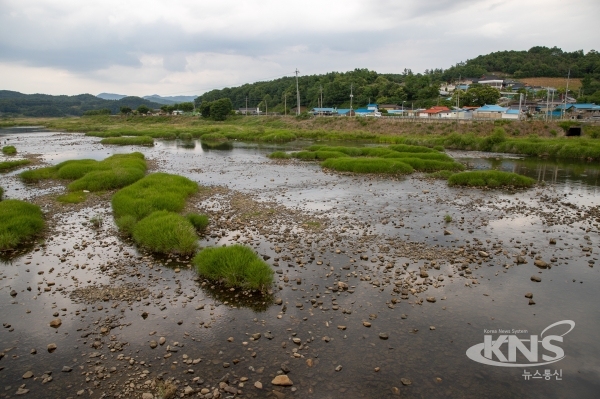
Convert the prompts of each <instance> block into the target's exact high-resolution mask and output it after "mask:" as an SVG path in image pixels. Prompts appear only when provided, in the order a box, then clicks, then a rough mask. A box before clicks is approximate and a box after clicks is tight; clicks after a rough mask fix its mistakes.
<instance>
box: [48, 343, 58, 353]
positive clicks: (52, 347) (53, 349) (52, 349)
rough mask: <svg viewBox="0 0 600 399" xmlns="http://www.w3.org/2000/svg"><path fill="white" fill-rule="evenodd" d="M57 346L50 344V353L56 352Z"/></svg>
mask: <svg viewBox="0 0 600 399" xmlns="http://www.w3.org/2000/svg"><path fill="white" fill-rule="evenodd" d="M56 348H57V346H56V344H48V352H50V353H52V352H54V351H55V350H56Z"/></svg>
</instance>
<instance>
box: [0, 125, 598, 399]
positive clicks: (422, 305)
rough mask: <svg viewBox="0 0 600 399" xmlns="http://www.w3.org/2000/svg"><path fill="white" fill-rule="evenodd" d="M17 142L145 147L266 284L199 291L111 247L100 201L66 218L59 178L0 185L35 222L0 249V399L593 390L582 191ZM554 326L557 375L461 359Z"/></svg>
mask: <svg viewBox="0 0 600 399" xmlns="http://www.w3.org/2000/svg"><path fill="white" fill-rule="evenodd" d="M13 136H14V135H13ZM13 136H11V137H10V138H11V144H14V145H16V146H17V147H18V149H19V151H21V152H22V153H23V154H25V155H26V154H38V155H37V159H39V162H40V163H48V164H53V163H57V162H60V161H63V160H66V159H80V158H93V159H103V158H105V157H107V156H109V155H110V154H112V153H115V152H130V151H133V150H140V151H142V152H144V153H145V155H146V157H147V158H148V159H149V160H151V162H152V163H151V170H152V171H157V170H160V171H166V172H169V173H177V174H182V175H185V176H186V177H189V178H191V179H193V180H195V181H197V182H199V183H200V184H201V185H202V186H203V187H204V189H202V190H201V191H200V192H199V193H198V194H197V195H196V196H194V197H193V198H191V199H190V201H189V202H188V208H189V210H195V211H199V212H204V213H207V214H208V215H209V216H210V219H211V223H210V226H209V229H208V230H207V232H206V233H205V235H204V236H203V237H201V241H200V243H201V245H202V246H209V245H229V244H232V243H236V242H237V243H243V244H246V245H249V246H251V247H253V248H254V249H255V250H256V251H257V252H258V253H259V254H260V255H261V256H263V258H264V259H265V260H266V261H267V263H269V264H270V265H271V266H272V267H273V270H274V271H275V273H276V284H275V286H274V287H273V288H272V290H271V291H270V292H269V293H266V294H261V293H258V292H251V291H243V290H236V289H228V288H224V287H222V286H220V285H218V284H216V283H215V282H211V281H206V280H203V279H201V278H199V277H198V276H197V275H196V273H195V272H194V271H193V270H192V268H191V265H190V258H189V257H178V256H171V257H164V256H160V257H159V256H155V255H153V254H149V253H144V252H142V251H140V250H138V249H137V248H136V247H135V246H134V245H133V244H132V243H131V242H129V241H128V240H125V239H123V238H122V237H120V236H119V234H118V232H117V230H116V227H115V225H114V221H113V219H112V215H111V209H110V196H111V193H101V194H99V195H95V194H90V196H89V197H88V199H87V201H86V202H84V203H82V204H77V205H63V204H59V203H58V202H56V200H55V198H56V196H58V195H60V194H61V193H63V192H64V187H65V186H64V184H63V183H62V182H56V181H55V182H45V183H43V184H41V185H33V186H30V185H27V186H26V185H24V184H23V183H21V182H20V181H19V180H18V178H17V177H16V173H18V171H15V172H11V173H9V174H6V175H3V176H2V186H3V187H4V188H5V189H6V196H7V197H9V198H21V199H26V200H28V201H31V202H34V203H37V204H39V205H40V206H41V207H42V209H43V210H44V212H45V214H46V217H47V220H48V229H47V232H46V233H45V235H44V237H43V239H40V240H37V241H35V242H33V243H31V244H30V245H27V246H26V247H24V248H23V249H21V250H19V251H18V252H16V253H5V254H3V258H2V259H3V263H2V265H1V266H0V321H1V322H2V325H3V328H2V329H1V330H0V352H1V353H0V386H1V387H2V388H1V389H0V398H9V397H15V396H21V395H23V396H24V397H30V398H66V397H72V398H75V397H78V396H83V397H91V398H101V397H105V398H106V397H116V398H129V397H134V398H145V399H150V398H167V397H200V398H219V397H232V398H234V397H244V398H263V397H271V398H284V397H289V398H295V397H297V398H306V397H314V398H339V397H350V398H372V397H381V398H385V397H390V398H393V397H428V398H429V397H465V398H470V397H506V396H511V397H512V396H514V397H540V396H543V397H555V398H560V397H566V396H576V397H594V395H595V393H596V392H597V390H598V388H600V387H599V386H598V382H597V381H598V379H597V377H598V373H599V371H600V367H599V366H598V364H597V361H596V359H597V358H598V356H599V355H600V345H599V344H598V343H596V342H595V335H596V334H595V331H597V329H598V327H600V317H598V316H600V314H599V311H598V310H597V309H596V307H595V306H594V298H595V295H596V294H595V293H596V292H597V289H598V283H599V282H600V279H599V277H598V273H597V262H598V251H599V240H598V226H599V224H600V223H599V222H600V209H599V206H598V202H597V201H596V194H597V186H595V185H593V184H589V182H587V181H584V182H582V181H581V180H573V179H570V180H569V179H564V180H562V181H559V180H557V181H551V182H550V183H549V184H539V185H538V186H536V187H535V188H533V189H530V190H526V191H510V190H509V191H498V190H495V191H492V190H472V189H461V188H459V189H457V188H448V187H447V186H446V184H445V182H443V181H438V180H429V179H426V178H424V177H423V176H420V175H415V176H412V177H409V178H402V179H389V178H384V177H377V176H352V175H341V174H334V173H326V172H323V171H322V170H321V169H320V168H319V166H318V165H317V164H313V163H302V162H298V161H271V160H269V159H267V158H266V157H265V154H267V153H268V152H270V151H272V150H273V149H274V148H275V147H273V146H265V147H263V146H258V145H245V144H241V143H235V144H234V145H233V146H232V147H231V149H230V150H211V149H208V148H203V147H202V146H201V144H200V143H197V144H196V146H195V147H194V148H190V146H189V145H187V146H185V147H184V146H180V145H179V143H178V142H176V141H172V142H160V143H157V145H156V146H155V147H154V148H151V149H146V148H143V149H140V148H133V147H130V148H114V147H106V146H103V145H100V144H99V143H98V142H99V140H98V139H96V138H91V137H85V136H83V135H79V134H56V133H51V132H46V133H32V134H29V135H27V136H24V135H20V137H19V138H17V137H16V136H15V137H13ZM305 144H306V143H292V144H288V145H285V146H281V147H283V149H287V148H299V147H302V146H304V145H305ZM281 147H277V149H281ZM461 156H465V154H458V155H457V157H458V159H461ZM500 156H501V155H500V154H497V155H494V157H493V160H494V162H497V160H496V158H498V157H500ZM478 159H480V158H478ZM464 162H471V163H475V164H478V162H480V161H473V159H468V160H465V161H464ZM507 162H509V163H514V162H515V160H514V159H508V160H507ZM597 172H598V171H597V169H594V168H591V171H589V172H587V174H588V175H589V174H593V173H597ZM91 219H94V220H101V223H97V222H96V223H92V222H91ZM564 319H569V320H573V321H575V323H576V327H575V329H574V330H573V332H572V333H571V334H569V335H566V336H565V337H564V342H563V348H564V351H565V354H566V356H565V359H563V360H561V361H560V362H558V363H555V364H552V365H550V366H546V367H549V368H552V370H553V371H554V370H555V369H556V370H558V369H560V370H561V373H562V377H563V379H562V380H556V379H552V380H551V381H547V380H545V379H542V381H529V380H525V379H524V378H523V376H522V374H523V373H524V370H523V368H507V367H493V366H486V365H481V364H479V363H476V362H473V361H472V360H470V359H469V358H467V356H466V355H465V351H466V350H467V349H468V348H469V347H471V346H473V345H475V344H477V343H479V342H483V335H484V330H485V329H492V328H506V329H508V330H511V329H524V330H527V331H529V333H530V334H539V333H540V332H541V331H542V330H543V329H544V328H546V327H547V326H548V325H550V324H552V323H554V322H557V321H560V320H564ZM543 368H545V367H537V369H540V371H541V372H543V370H542V369H543ZM528 369H529V371H535V369H536V367H529V368H528Z"/></svg>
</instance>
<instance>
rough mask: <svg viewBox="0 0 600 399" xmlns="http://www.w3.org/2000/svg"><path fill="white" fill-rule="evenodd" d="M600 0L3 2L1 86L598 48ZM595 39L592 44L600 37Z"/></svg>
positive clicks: (208, 80)
mask: <svg viewBox="0 0 600 399" xmlns="http://www.w3.org/2000/svg"><path fill="white" fill-rule="evenodd" d="M598 16H600V1H598V0H570V1H564V0H541V1H537V0H518V1H516V0H515V1H513V0H470V1H466V0H428V1H424V0H369V1H366V0H344V1H335V0H330V1H313V0H303V1H282V0H279V1H272V0H260V1H254V0H236V1H230V0H217V1H215V0H211V1H209V0H189V1H188V0H174V1H165V0H160V1H155V0H142V1H138V0H116V1H115V0H102V1H95V0H91V1H81V0H48V1H46V0H0V89H4V90H15V91H20V92H23V93H48V94H80V93H92V94H98V93H100V92H111V93H120V94H129V95H139V96H142V95H148V94H154V93H157V94H160V95H195V94H201V93H203V92H205V91H207V90H211V89H214V88H222V87H227V86H236V85H240V84H243V83H250V82H254V81H257V80H270V79H273V78H277V77H281V76H291V75H293V73H294V70H295V69H296V68H298V69H299V70H300V74H302V75H303V74H318V73H325V72H330V71H348V70H352V69H354V68H368V69H371V70H375V71H377V72H397V73H399V72H402V71H403V70H404V68H410V69H412V70H413V71H414V72H422V71H424V70H425V69H427V68H447V67H449V66H451V65H453V64H455V63H457V62H460V61H465V60H467V59H469V58H473V57H476V56H477V55H480V54H487V53H490V52H493V51H501V50H527V49H529V48H531V47H533V46H536V45H542V46H548V47H553V46H558V47H560V48H562V49H563V50H565V51H574V50H580V49H583V50H584V51H585V52H587V51H589V50H591V49H595V50H600V45H599V43H600V41H599V40H598V34H599V33H600V31H599V30H598ZM594 46H595V47H594Z"/></svg>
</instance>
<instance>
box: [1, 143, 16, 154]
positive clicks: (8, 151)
mask: <svg viewBox="0 0 600 399" xmlns="http://www.w3.org/2000/svg"><path fill="white" fill-rule="evenodd" d="M2 153H3V154H4V155H15V154H16V153H17V149H16V148H15V146H14V145H7V146H4V147H2Z"/></svg>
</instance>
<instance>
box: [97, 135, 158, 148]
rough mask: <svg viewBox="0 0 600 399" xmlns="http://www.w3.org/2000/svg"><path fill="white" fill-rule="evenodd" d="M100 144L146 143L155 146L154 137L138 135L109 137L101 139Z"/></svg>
mask: <svg viewBox="0 0 600 399" xmlns="http://www.w3.org/2000/svg"><path fill="white" fill-rule="evenodd" d="M100 144H114V145H145V146H153V145H154V139H153V138H152V137H149V136H136V137H129V136H123V137H107V138H104V139H102V140H100Z"/></svg>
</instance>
